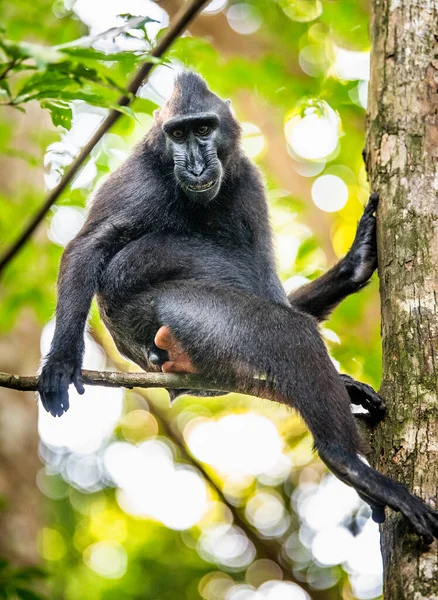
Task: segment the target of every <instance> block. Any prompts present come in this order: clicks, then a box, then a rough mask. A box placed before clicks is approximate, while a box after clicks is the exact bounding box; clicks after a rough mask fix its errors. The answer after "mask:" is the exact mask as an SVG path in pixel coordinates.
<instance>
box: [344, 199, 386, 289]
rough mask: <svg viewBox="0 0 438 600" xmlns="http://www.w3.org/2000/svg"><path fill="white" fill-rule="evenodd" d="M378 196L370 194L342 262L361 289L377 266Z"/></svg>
mask: <svg viewBox="0 0 438 600" xmlns="http://www.w3.org/2000/svg"><path fill="white" fill-rule="evenodd" d="M378 204H379V196H378V195H377V194H371V196H370V198H369V200H368V203H367V205H366V206H365V210H364V212H363V215H362V217H361V219H360V221H359V225H358V228H357V232H356V237H355V238H354V241H353V245H352V246H351V248H350V250H349V251H348V253H347V255H346V256H345V259H344V263H345V266H346V267H348V269H349V271H350V272H351V279H352V282H354V284H355V285H356V286H357V289H361V288H362V287H363V286H364V285H366V284H367V283H368V281H369V280H370V277H371V275H372V274H373V273H374V271H375V270H376V268H377V242H376V217H375V216H374V213H375V211H376V209H377V206H378Z"/></svg>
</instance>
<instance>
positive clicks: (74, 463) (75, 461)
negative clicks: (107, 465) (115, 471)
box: [63, 454, 103, 492]
mask: <svg viewBox="0 0 438 600" xmlns="http://www.w3.org/2000/svg"><path fill="white" fill-rule="evenodd" d="M64 471H65V472H63V477H64V479H65V480H66V481H68V482H70V483H72V484H73V485H74V486H75V487H77V488H79V489H82V490H84V491H86V492H94V491H96V490H98V489H100V488H101V487H102V486H101V485H100V482H101V481H102V479H103V477H102V475H103V474H102V462H101V460H100V458H98V457H97V456H94V455H92V454H88V455H84V456H83V455H80V454H79V455H78V454H70V456H69V457H68V458H67V462H66V464H65V469H64Z"/></svg>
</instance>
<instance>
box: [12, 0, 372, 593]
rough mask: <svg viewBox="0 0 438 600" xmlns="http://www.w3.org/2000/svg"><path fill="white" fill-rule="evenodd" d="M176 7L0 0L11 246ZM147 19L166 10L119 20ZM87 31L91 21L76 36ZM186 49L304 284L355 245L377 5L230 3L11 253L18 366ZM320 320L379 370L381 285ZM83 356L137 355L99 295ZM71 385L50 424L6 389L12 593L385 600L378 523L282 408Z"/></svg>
mask: <svg viewBox="0 0 438 600" xmlns="http://www.w3.org/2000/svg"><path fill="white" fill-rule="evenodd" d="M180 4H181V2H180V0H164V1H162V2H159V3H158V2H157V3H155V2H152V1H150V0H76V1H75V0H56V1H55V2H52V1H51V0H33V1H32V2H30V0H3V2H2V3H1V4H0V25H1V28H2V29H1V30H0V35H1V37H0V58H1V62H2V64H1V65H0V251H4V250H5V249H6V248H7V247H8V244H10V243H11V242H12V241H13V240H14V239H15V238H16V237H17V234H18V233H19V232H20V231H21V230H22V228H23V226H24V224H25V223H26V222H27V220H28V219H29V217H30V216H31V215H32V214H33V213H34V212H35V211H36V209H37V208H38V207H39V206H40V205H41V204H42V202H43V199H44V193H45V191H46V192H47V190H49V189H51V188H53V187H54V185H56V183H57V181H58V180H59V177H60V176H61V175H62V173H63V170H64V169H65V167H66V166H67V165H68V164H69V163H70V162H71V161H72V160H73V158H74V157H75V156H76V155H77V154H78V152H79V150H80V148H81V147H82V146H83V145H84V144H85V143H86V141H87V139H88V138H89V136H90V135H91V133H92V132H93V130H94V129H95V128H96V127H97V126H98V124H99V123H100V122H101V120H102V118H103V117H104V116H105V114H106V112H107V110H108V107H111V106H112V105H113V104H114V103H115V101H116V99H117V97H118V95H119V94H120V91H121V90H123V87H124V85H125V83H126V81H127V80H128V79H129V76H130V75H131V74H132V73H133V72H134V70H135V68H136V64H137V63H138V62H141V61H142V60H143V59H144V53H145V52H146V51H147V49H148V48H149V45H150V44H153V42H154V40H155V39H156V36H157V35H158V36H159V35H160V33H159V32H160V30H162V29H163V28H164V27H166V26H167V24H168V20H169V17H171V16H172V15H173V14H175V12H176V10H177V9H178V8H179V6H180ZM136 15H141V16H144V17H149V18H152V19H154V22H146V23H144V24H141V25H140V26H139V27H137V29H135V30H133V29H127V30H126V31H125V32H124V33H122V34H118V33H119V32H117V31H115V32H113V33H112V34H110V35H101V34H102V32H105V31H107V30H110V29H111V28H113V27H121V26H123V25H124V24H126V22H127V20H129V19H131V18H132V16H136ZM83 36H95V37H93V38H87V39H86V40H85V41H84V40H83V41H80V42H76V43H74V44H71V42H72V41H74V40H78V39H79V38H81V37H83ZM78 48H80V49H81V50H78ZM102 53H105V54H102ZM105 55H106V57H107V59H106V60H103V59H105ZM182 66H185V67H189V68H193V69H195V70H196V71H197V72H199V73H201V74H202V75H203V76H204V77H205V78H206V80H207V82H208V83H209V85H210V87H211V88H212V89H213V91H215V92H217V93H218V94H219V95H220V96H222V97H223V98H230V99H231V100H232V105H233V108H234V111H235V113H236V115H237V117H238V118H239V119H240V121H241V122H242V124H243V133H244V140H243V143H244V147H245V150H246V152H247V153H248V155H249V156H251V157H252V158H253V159H254V160H255V161H256V163H257V164H258V165H259V166H260V168H261V170H262V172H263V174H264V177H265V181H266V186H267V189H268V195H269V201H270V207H271V219H272V224H273V228H274V232H275V243H276V251H277V258H278V267H279V270H280V274H281V277H282V280H283V281H284V283H285V286H286V287H287V289H293V288H294V287H297V286H299V285H302V284H303V283H304V282H305V281H307V280H311V279H313V278H315V277H317V276H318V275H320V274H321V273H323V272H324V271H325V270H326V269H327V268H329V267H330V266H331V265H332V264H334V263H335V262H336V260H338V259H339V258H340V257H342V256H343V255H344V254H345V252H346V251H347V250H348V248H349V245H350V244H351V241H352V239H353V237H354V233H355V229H356V225H357V221H358V219H359V218H360V215H361V213H362V210H363V205H364V203H365V202H366V200H367V197H368V194H369V189H368V184H367V179H366V173H365V169H364V165H363V160H362V147H363V144H364V136H365V133H364V132H365V110H366V101H367V97H366V96H367V80H368V70H369V40H368V12H367V2H365V0H355V1H351V0H323V1H320V0H277V1H276V0H245V1H243V2H233V1H228V2H227V1H226V0H214V1H213V2H211V3H210V4H209V5H208V6H207V9H206V10H205V11H204V12H203V13H202V14H201V16H199V17H198V19H197V20H196V22H195V23H194V24H193V25H192V26H191V27H190V28H189V32H187V33H186V34H185V35H184V37H183V38H181V39H179V40H178V41H177V43H175V45H174V46H173V47H172V50H171V51H170V52H169V53H168V54H167V56H166V61H165V62H164V63H163V64H160V65H158V66H157V67H156V68H155V70H154V72H153V74H152V76H151V78H150V80H149V82H148V83H147V84H146V85H144V86H143V87H142V88H141V90H140V93H139V98H138V99H137V100H136V102H135V103H134V105H133V111H134V112H133V113H131V114H127V115H126V116H123V118H122V119H121V120H119V122H118V123H117V125H116V126H115V127H114V128H113V129H112V130H111V133H109V134H107V135H106V136H105V138H104V139H103V140H102V142H101V143H99V144H98V146H97V147H96V148H95V149H94V150H93V152H92V154H91V157H90V160H89V161H88V163H87V164H86V166H85V167H84V168H83V170H82V171H81V172H80V174H79V175H78V176H77V177H76V179H75V181H74V183H73V185H72V187H71V189H70V190H69V191H68V192H67V193H65V194H64V195H63V197H62V198H61V200H60V201H59V202H58V203H57V205H56V206H54V207H53V208H52V210H51V211H50V214H49V216H48V217H47V218H46V219H45V221H44V223H43V225H42V226H40V227H39V229H38V230H37V232H36V234H35V235H34V236H33V238H32V240H31V241H30V242H28V243H27V244H26V246H25V248H24V249H23V250H22V251H21V252H20V254H19V255H18V256H17V257H16V258H15V260H14V261H13V262H11V263H10V264H9V266H8V268H7V270H6V272H5V273H4V275H3V278H2V281H1V283H0V370H1V371H6V372H13V373H19V374H33V373H34V372H35V371H36V370H37V368H38V364H39V361H40V359H41V356H42V355H44V354H45V353H46V352H47V351H48V348H49V345H50V339H51V335H52V333H53V326H54V324H53V315H54V308H55V301H56V276H57V270H58V266H59V260H60V256H61V253H62V250H63V247H64V246H65V245H66V244H67V243H68V241H69V240H70V239H71V238H72V237H73V236H74V235H75V233H76V232H77V231H78V229H79V228H80V227H81V224H82V222H83V219H84V211H85V205H86V201H87V199H88V198H89V196H90V194H91V192H92V190H93V189H94V188H95V186H96V184H97V183H98V181H100V180H101V179H102V178H103V177H105V176H107V174H108V173H109V172H111V171H113V170H114V169H115V168H117V166H118V165H120V164H121V163H122V162H123V160H125V158H126V157H127V156H128V155H129V151H130V149H131V148H132V147H133V145H134V144H135V143H136V142H137V141H138V140H140V139H141V138H142V136H143V135H144V134H145V132H146V131H147V129H148V127H149V126H150V124H151V121H152V112H153V110H155V108H157V106H160V105H161V104H162V103H163V102H164V101H165V99H166V98H167V97H168V95H169V94H170V92H171V90H172V82H173V78H174V76H175V73H176V72H177V71H178V69H180V68H181V67H182ZM127 112H129V111H127ZM134 113H135V114H134ZM248 201H251V199H250V198H248ZM323 334H324V337H325V339H326V342H327V346H328V348H329V350H330V353H331V356H332V358H333V361H334V362H335V364H336V366H337V367H338V368H339V370H340V371H341V372H346V373H349V374H350V375H352V376H353V377H356V378H358V379H361V380H363V381H366V382H368V383H370V384H372V385H373V386H374V387H376V388H377V387H378V385H379V378H380V374H381V359H380V334H379V303H378V291H377V282H376V281H374V282H373V283H372V284H371V285H370V286H368V287H367V288H366V289H365V290H364V291H362V292H361V293H360V294H358V295H356V296H354V297H351V298H349V299H347V300H346V301H345V302H344V303H343V304H342V305H341V306H340V307H339V308H337V309H336V311H335V312H334V314H333V316H332V317H331V319H330V320H329V321H328V322H327V323H326V324H324V327H323ZM84 366H85V367H86V368H90V369H104V368H107V369H109V370H115V369H124V370H132V371H134V370H135V366H134V365H130V364H128V363H126V361H124V360H123V359H122V358H121V357H120V356H118V355H117V353H116V351H115V349H114V346H113V344H112V342H111V340H110V338H109V336H108V334H107V333H106V332H105V330H104V328H103V326H102V325H101V323H100V321H99V318H98V315H97V311H96V309H95V307H93V310H92V314H91V318H90V329H89V331H88V333H87V353H86V358H85V364H84ZM71 395H72V408H71V410H70V411H69V412H68V413H67V414H66V415H65V416H64V417H63V418H62V419H53V418H52V417H50V416H49V415H48V414H47V413H45V412H44V411H41V410H40V411H38V414H37V407H36V404H35V400H34V395H33V394H23V393H19V392H14V391H9V390H3V389H0V399H1V400H0V500H1V504H0V556H2V557H3V558H4V560H2V561H0V598H8V599H15V598H24V599H25V600H26V599H27V600H29V599H30V600H32V598H33V599H36V598H44V597H46V598H51V599H55V600H57V599H64V598H65V599H66V600H82V599H87V600H112V599H127V600H131V599H132V600H133V599H138V600H140V599H147V600H149V599H151V600H180V599H181V600H182V599H184V600H195V599H200V598H202V599H204V600H266V599H268V600H289V599H290V600H305V599H308V598H309V597H310V598H314V599H315V600H318V599H320V600H337V599H344V600H354V599H360V600H371V599H374V598H378V597H379V595H380V593H381V558H380V551H379V537H378V528H377V526H376V525H375V524H374V523H372V521H371V520H370V514H369V510H368V508H367V507H366V506H365V505H364V504H363V503H362V502H361V501H360V500H359V499H358V497H357V495H356V494H355V492H353V491H352V490H351V489H349V488H347V487H346V486H345V485H343V484H342V483H340V482H339V481H338V480H336V479H335V478H334V477H333V476H332V475H330V474H328V473H327V471H326V469H325V467H324V466H323V465H322V464H321V463H320V461H319V460H318V459H317V457H316V456H315V454H314V453H313V451H312V439H311V437H310V435H309V434H308V433H307V431H306V429H305V427H304V425H303V423H302V422H301V421H300V419H299V418H298V417H297V416H296V415H294V414H293V413H292V412H290V411H289V410H287V409H286V408H285V407H281V406H277V405H274V404H271V403H269V402H267V401H263V400H260V399H256V398H249V397H245V396H239V395H236V394H233V395H229V396H224V397H219V398H211V399H200V398H192V397H183V398H180V399H178V400H177V401H176V402H175V403H174V404H173V405H172V406H171V407H170V405H169V400H168V396H167V394H166V392H164V391H162V390H145V391H144V392H143V393H140V392H138V391H136V392H124V391H122V390H107V389H105V388H88V389H87V392H86V394H85V395H84V396H82V397H79V396H77V395H76V394H75V393H74V392H72V393H71ZM37 424H38V432H37ZM34 565H39V566H42V567H43V571H40V570H39V569H36V568H34Z"/></svg>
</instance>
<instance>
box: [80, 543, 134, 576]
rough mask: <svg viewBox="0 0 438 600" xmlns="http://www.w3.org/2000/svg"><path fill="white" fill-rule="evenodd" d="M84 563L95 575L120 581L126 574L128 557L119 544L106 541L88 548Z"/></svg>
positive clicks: (85, 552)
mask: <svg viewBox="0 0 438 600" xmlns="http://www.w3.org/2000/svg"><path fill="white" fill-rule="evenodd" d="M84 562H85V564H86V565H87V566H88V567H90V569H92V570H93V571H94V572H95V573H97V574H98V575H100V576H101V577H106V578H107V579H120V577H123V575H124V574H125V573H126V568H127V566H128V556H127V554H126V550H125V548H124V547H123V546H122V545H121V544H119V543H118V542H113V541H104V542H98V543H97V544H93V545H92V546H88V548H87V549H86V550H85V551H84Z"/></svg>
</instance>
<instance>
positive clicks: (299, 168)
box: [287, 144, 326, 177]
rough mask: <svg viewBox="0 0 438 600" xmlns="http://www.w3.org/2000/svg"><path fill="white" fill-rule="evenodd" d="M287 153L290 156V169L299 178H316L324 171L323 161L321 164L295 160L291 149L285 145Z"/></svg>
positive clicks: (295, 156) (295, 157)
mask: <svg viewBox="0 0 438 600" xmlns="http://www.w3.org/2000/svg"><path fill="white" fill-rule="evenodd" d="M287 151H288V154H289V155H290V156H292V159H293V160H292V161H291V164H292V169H293V170H294V171H295V173H298V175H301V177H316V175H319V174H320V173H322V171H324V167H325V164H326V163H325V161H323V162H311V161H303V160H297V158H298V157H297V155H296V154H295V153H294V152H293V151H292V148H291V147H290V146H289V144H287Z"/></svg>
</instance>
